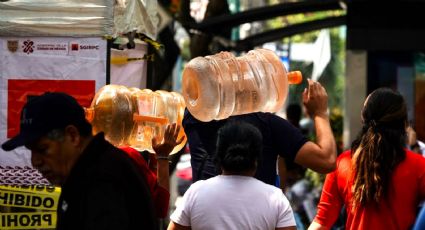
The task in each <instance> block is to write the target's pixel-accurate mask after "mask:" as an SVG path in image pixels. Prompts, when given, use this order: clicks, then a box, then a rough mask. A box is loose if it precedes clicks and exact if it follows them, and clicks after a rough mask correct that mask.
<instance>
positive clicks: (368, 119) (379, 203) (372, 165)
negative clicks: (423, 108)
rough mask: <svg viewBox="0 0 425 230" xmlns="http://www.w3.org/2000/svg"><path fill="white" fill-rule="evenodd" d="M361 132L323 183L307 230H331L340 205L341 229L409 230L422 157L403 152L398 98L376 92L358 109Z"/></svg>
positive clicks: (403, 118)
mask: <svg viewBox="0 0 425 230" xmlns="http://www.w3.org/2000/svg"><path fill="white" fill-rule="evenodd" d="M362 121H363V127H362V130H361V131H360V134H359V136H358V137H357V138H356V139H355V140H354V141H353V143H352V145H351V149H350V150H348V151H346V152H344V153H342V154H341V155H340V156H339V157H338V159H337V168H336V170H335V171H334V172H332V173H329V174H328V175H327V177H326V179H325V182H324V186H323V190H322V195H321V198H320V202H319V204H318V210H317V214H316V217H315V219H314V220H313V222H312V223H311V225H310V227H309V230H315V229H320V230H321V229H330V228H331V227H332V225H333V224H334V222H335V221H336V220H337V218H338V216H339V214H340V211H341V208H342V207H343V205H345V211H346V213H347V219H346V229H348V230H349V229H386V230H392V229H394V230H395V229H410V228H411V227H412V226H413V224H414V222H415V219H416V214H417V211H418V206H419V204H420V203H421V201H422V200H423V199H424V198H425V158H424V157H422V156H421V155H420V154H417V153H413V152H411V151H409V150H407V149H406V148H405V141H406V140H405V139H406V128H407V125H408V122H407V108H406V103H405V101H404V99H403V97H402V96H401V95H400V94H399V93H398V92H395V91H393V90H391V89H388V88H379V89H377V90H375V91H373V92H372V93H371V94H370V95H369V96H368V97H367V98H366V101H365V104H364V107H363V110H362Z"/></svg>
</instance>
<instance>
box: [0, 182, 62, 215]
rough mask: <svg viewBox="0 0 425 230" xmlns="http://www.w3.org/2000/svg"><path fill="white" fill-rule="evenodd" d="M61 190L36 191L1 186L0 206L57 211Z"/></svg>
mask: <svg viewBox="0 0 425 230" xmlns="http://www.w3.org/2000/svg"><path fill="white" fill-rule="evenodd" d="M59 195H60V189H59V190H55V189H53V190H47V189H46V190H39V191H37V190H34V189H31V188H22V187H17V186H0V206H9V207H19V208H32V209H41V210H56V209H57V204H58V201H59Z"/></svg>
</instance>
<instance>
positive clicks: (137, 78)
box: [111, 43, 148, 89]
mask: <svg viewBox="0 0 425 230" xmlns="http://www.w3.org/2000/svg"><path fill="white" fill-rule="evenodd" d="M147 53H148V47H147V45H146V43H136V47H135V48H134V49H124V50H115V49H112V50H111V59H113V58H115V57H126V58H137V59H139V58H143V57H145V55H146V54H147ZM147 62H148V60H146V59H141V60H136V61H130V62H128V63H123V64H111V84H115V85H125V86H127V87H136V88H139V89H144V88H146V73H147V72H146V71H147V66H148V63H147Z"/></svg>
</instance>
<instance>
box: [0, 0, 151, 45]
mask: <svg viewBox="0 0 425 230" xmlns="http://www.w3.org/2000/svg"><path fill="white" fill-rule="evenodd" d="M157 25H158V18H157V1H156V0H2V1H0V36H67V37H68V36H72V37H76V36H80V37H86V36H90V37H93V36H112V37H117V36H119V35H121V34H125V33H127V32H131V31H136V32H138V33H143V34H146V35H147V36H149V37H151V38H156V35H157Z"/></svg>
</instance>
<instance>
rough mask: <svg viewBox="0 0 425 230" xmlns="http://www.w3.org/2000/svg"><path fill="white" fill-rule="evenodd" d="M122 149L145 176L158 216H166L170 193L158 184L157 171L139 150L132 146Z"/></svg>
mask: <svg viewBox="0 0 425 230" xmlns="http://www.w3.org/2000/svg"><path fill="white" fill-rule="evenodd" d="M120 149H122V150H124V152H125V153H127V155H128V156H129V157H130V158H131V159H133V160H134V161H135V162H136V164H137V166H138V168H139V170H140V173H141V174H142V175H143V176H144V177H145V179H146V182H147V184H148V186H149V190H150V192H151V194H152V199H153V203H154V206H155V212H156V216H157V217H158V218H164V217H166V216H167V214H168V206H169V203H170V193H169V192H168V191H167V190H166V189H165V188H163V187H161V186H159V185H158V180H157V177H156V174H155V172H153V171H151V170H150V169H149V166H148V164H147V162H146V161H145V159H144V158H143V156H142V155H141V154H140V153H139V152H138V151H137V150H135V149H133V148H131V147H120Z"/></svg>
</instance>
